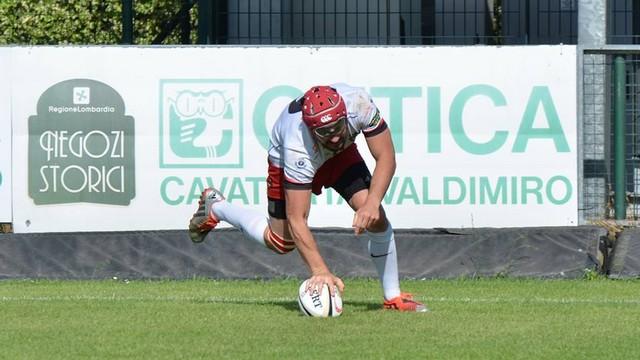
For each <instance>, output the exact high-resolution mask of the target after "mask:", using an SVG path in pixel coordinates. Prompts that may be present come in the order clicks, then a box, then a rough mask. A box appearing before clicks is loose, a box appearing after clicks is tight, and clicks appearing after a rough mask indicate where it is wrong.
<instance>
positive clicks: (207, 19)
mask: <svg viewBox="0 0 640 360" xmlns="http://www.w3.org/2000/svg"><path fill="white" fill-rule="evenodd" d="M211 1H212V0H198V44H211V41H212V39H211V23H212V19H211V18H212V16H211V15H212V14H211V13H212V11H213V5H212V4H211Z"/></svg>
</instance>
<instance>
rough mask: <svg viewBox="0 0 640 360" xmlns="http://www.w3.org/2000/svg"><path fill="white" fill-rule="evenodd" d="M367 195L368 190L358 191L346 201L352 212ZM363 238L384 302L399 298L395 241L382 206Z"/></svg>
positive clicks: (363, 201) (361, 204) (362, 202)
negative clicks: (380, 286)
mask: <svg viewBox="0 0 640 360" xmlns="http://www.w3.org/2000/svg"><path fill="white" fill-rule="evenodd" d="M368 195H369V190H368V189H362V190H360V191H358V192H357V193H355V194H353V195H352V196H351V198H350V199H349V200H348V202H349V205H350V206H351V208H352V209H353V210H354V211H357V210H358V209H359V208H361V207H362V206H364V204H365V202H366V200H367V196H368ZM365 236H367V237H368V238H369V242H368V250H369V256H370V257H371V261H372V262H373V264H374V265H375V267H376V270H377V271H378V276H379V277H380V282H381V284H382V290H383V292H384V298H385V300H390V299H393V298H395V297H398V296H400V281H399V275H398V255H397V253H396V241H395V236H394V233H393V228H392V227H391V224H390V223H389V221H388V220H387V216H386V214H385V212H384V209H383V207H382V206H380V218H379V219H378V221H376V222H374V223H373V224H371V226H370V227H369V228H368V229H367V231H366V232H365Z"/></svg>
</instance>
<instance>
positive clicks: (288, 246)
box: [264, 228, 296, 255]
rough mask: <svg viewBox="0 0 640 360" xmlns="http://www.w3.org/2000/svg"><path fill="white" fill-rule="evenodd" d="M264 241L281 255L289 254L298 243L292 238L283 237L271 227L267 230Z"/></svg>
mask: <svg viewBox="0 0 640 360" xmlns="http://www.w3.org/2000/svg"><path fill="white" fill-rule="evenodd" d="M264 243H265V245H266V246H267V248H269V249H271V250H272V251H273V252H275V253H276V254H280V255H284V254H287V253H289V252H291V251H293V250H294V249H295V248H296V244H295V243H294V242H293V241H292V240H287V239H285V238H283V237H282V236H280V235H278V234H276V233H275V232H274V231H273V230H271V228H269V230H268V231H267V234H266V236H265V239H264Z"/></svg>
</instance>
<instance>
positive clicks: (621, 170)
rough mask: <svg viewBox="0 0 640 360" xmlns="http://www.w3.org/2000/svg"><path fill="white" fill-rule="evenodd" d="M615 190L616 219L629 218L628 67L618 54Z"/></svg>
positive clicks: (616, 60) (615, 96)
mask: <svg viewBox="0 0 640 360" xmlns="http://www.w3.org/2000/svg"><path fill="white" fill-rule="evenodd" d="M614 64H615V65H614V72H615V77H614V87H613V91H614V94H613V96H614V128H613V133H614V136H613V138H614V158H613V164H614V165H613V166H614V174H615V175H614V178H615V182H614V191H615V199H614V200H615V216H616V220H625V219H626V218H627V204H626V194H627V191H626V186H625V180H626V174H625V172H626V171H625V110H626V105H627V104H626V93H625V86H626V69H625V60H624V57H623V56H616V59H615V61H614Z"/></svg>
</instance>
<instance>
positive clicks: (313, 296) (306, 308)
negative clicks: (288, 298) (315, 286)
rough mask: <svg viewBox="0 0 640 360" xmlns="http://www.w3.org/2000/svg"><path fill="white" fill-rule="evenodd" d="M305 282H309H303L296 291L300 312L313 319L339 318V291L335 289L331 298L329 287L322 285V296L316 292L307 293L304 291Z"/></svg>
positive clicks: (340, 304)
mask: <svg viewBox="0 0 640 360" xmlns="http://www.w3.org/2000/svg"><path fill="white" fill-rule="evenodd" d="M307 281H309V280H305V281H303V282H302V284H300V288H299V289H298V306H300V311H301V312H302V313H303V314H304V315H306V316H313V317H332V316H340V314H342V297H341V296H340V291H338V289H336V290H335V291H334V293H333V296H331V294H330V293H329V286H328V285H327V284H324V285H323V286H322V294H319V293H318V290H314V291H313V292H312V293H309V292H308V291H306V289H307Z"/></svg>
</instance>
